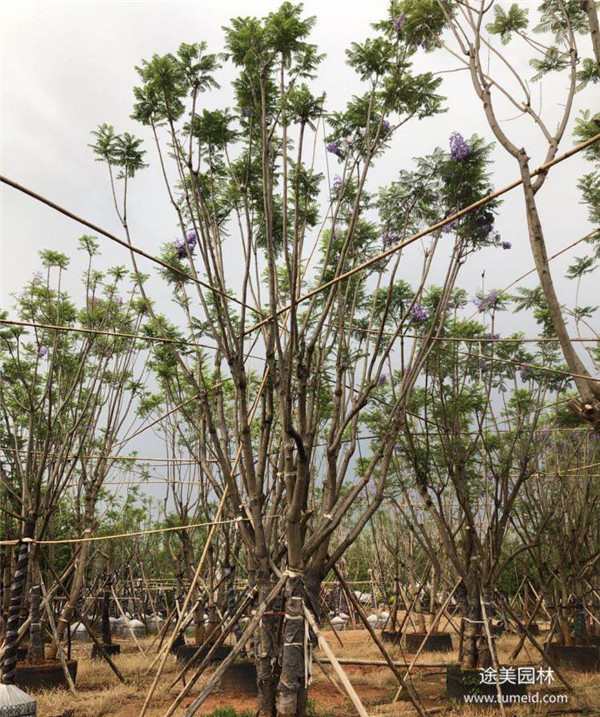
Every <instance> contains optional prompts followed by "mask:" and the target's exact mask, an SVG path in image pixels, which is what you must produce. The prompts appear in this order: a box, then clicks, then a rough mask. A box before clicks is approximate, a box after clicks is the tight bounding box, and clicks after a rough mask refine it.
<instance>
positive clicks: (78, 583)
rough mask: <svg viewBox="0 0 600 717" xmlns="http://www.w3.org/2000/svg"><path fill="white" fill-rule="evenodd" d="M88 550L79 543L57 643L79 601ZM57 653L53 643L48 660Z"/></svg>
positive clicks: (60, 618)
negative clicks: (79, 546)
mask: <svg viewBox="0 0 600 717" xmlns="http://www.w3.org/2000/svg"><path fill="white" fill-rule="evenodd" d="M91 532H92V529H91V528H90V527H88V528H86V529H85V530H84V533H83V534H84V536H88V535H90V534H91ZM89 550H90V543H89V542H84V543H81V548H80V550H79V554H78V556H77V558H76V560H75V570H74V571H73V582H72V583H71V589H70V590H69V596H68V599H67V601H66V602H65V604H64V606H63V609H62V612H61V614H60V617H59V619H58V621H57V623H56V637H57V638H58V640H59V642H61V641H62V640H63V639H64V636H65V633H66V632H67V630H68V629H69V625H70V624H71V620H72V619H73V615H74V613H75V605H76V604H77V600H78V599H79V595H80V593H81V588H82V587H83V581H84V578H85V569H86V567H87V558H88V554H89ZM57 652H58V645H57V644H56V643H55V642H53V643H52V645H51V646H50V649H49V650H48V659H50V660H55V659H56V654H57Z"/></svg>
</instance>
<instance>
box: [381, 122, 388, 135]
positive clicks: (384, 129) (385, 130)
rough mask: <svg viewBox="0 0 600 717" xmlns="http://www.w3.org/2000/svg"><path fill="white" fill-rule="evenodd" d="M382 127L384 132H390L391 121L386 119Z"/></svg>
mask: <svg viewBox="0 0 600 717" xmlns="http://www.w3.org/2000/svg"><path fill="white" fill-rule="evenodd" d="M381 126H382V128H383V131H384V132H389V131H390V121H389V120H386V119H384V120H383V122H382V123H381Z"/></svg>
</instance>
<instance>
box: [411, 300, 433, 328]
mask: <svg viewBox="0 0 600 717" xmlns="http://www.w3.org/2000/svg"><path fill="white" fill-rule="evenodd" d="M410 315H411V317H412V320H413V321H414V322H416V323H418V324H422V323H423V322H424V321H427V319H428V318H429V311H427V309H425V308H423V307H422V306H421V304H418V303H417V304H415V305H414V306H413V307H412V309H411V310H410Z"/></svg>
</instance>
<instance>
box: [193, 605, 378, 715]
mask: <svg viewBox="0 0 600 717" xmlns="http://www.w3.org/2000/svg"><path fill="white" fill-rule="evenodd" d="M304 617H305V619H306V621H307V622H308V624H309V625H310V627H311V630H312V631H313V632H314V633H315V635H316V636H317V640H318V641H319V647H320V648H321V649H322V650H323V652H324V653H325V654H326V655H327V657H328V658H329V660H330V661H331V666H332V667H333V669H334V670H335V672H336V674H337V676H338V677H339V678H340V682H341V683H342V685H344V687H345V689H346V692H347V693H348V697H350V699H351V701H352V704H353V705H354V706H355V707H356V711H357V712H358V714H359V715H360V717H369V715H368V713H367V710H366V709H365V706H364V705H363V703H362V702H361V700H360V697H359V696H358V695H357V693H356V690H355V689H354V687H352V683H351V682H350V680H349V679H348V675H346V673H345V672H344V670H343V669H342V666H341V665H340V663H339V662H338V661H337V657H336V656H335V655H334V654H333V650H332V649H331V648H330V647H329V644H328V643H327V640H326V639H325V638H324V637H323V634H322V633H321V631H320V630H319V626H318V625H317V621H316V620H315V619H314V617H313V616H312V614H311V612H310V610H309V609H308V608H307V607H306V605H304ZM185 717H190V716H188V715H187V713H186V715H185Z"/></svg>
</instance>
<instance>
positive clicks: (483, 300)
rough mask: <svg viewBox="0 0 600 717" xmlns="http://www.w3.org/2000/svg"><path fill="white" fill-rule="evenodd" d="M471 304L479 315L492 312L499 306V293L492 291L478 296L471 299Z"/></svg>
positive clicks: (495, 290)
mask: <svg viewBox="0 0 600 717" xmlns="http://www.w3.org/2000/svg"><path fill="white" fill-rule="evenodd" d="M473 303H474V304H475V306H476V308H477V311H479V312H480V313H483V312H484V311H494V310H495V309H497V308H498V307H499V306H500V292H499V291H498V289H492V290H491V291H488V293H487V294H486V295H485V296H482V295H481V294H479V295H477V296H476V297H475V298H474V299H473Z"/></svg>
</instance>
